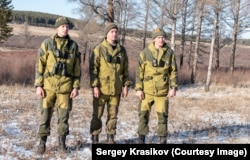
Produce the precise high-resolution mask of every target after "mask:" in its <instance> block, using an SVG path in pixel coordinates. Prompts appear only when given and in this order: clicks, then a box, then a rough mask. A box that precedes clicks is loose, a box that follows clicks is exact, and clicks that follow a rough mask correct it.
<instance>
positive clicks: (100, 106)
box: [90, 95, 120, 135]
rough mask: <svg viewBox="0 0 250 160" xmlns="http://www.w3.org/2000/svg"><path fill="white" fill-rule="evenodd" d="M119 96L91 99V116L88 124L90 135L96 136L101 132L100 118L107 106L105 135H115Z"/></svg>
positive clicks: (101, 96) (102, 96)
mask: <svg viewBox="0 0 250 160" xmlns="http://www.w3.org/2000/svg"><path fill="white" fill-rule="evenodd" d="M119 103H120V95H114V96H112V95H100V97H99V98H95V97H94V98H93V115H92V120H91V123H90V133H91V134H92V135H98V134H100V133H101V131H102V119H101V118H102V116H103V112H104V109H105V105H106V106H107V120H106V132H107V134H113V135H115V134H116V124H117V119H118V117H117V114H118V106H119Z"/></svg>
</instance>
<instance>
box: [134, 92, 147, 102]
mask: <svg viewBox="0 0 250 160" xmlns="http://www.w3.org/2000/svg"><path fill="white" fill-rule="evenodd" d="M135 95H136V96H137V97H138V98H139V99H140V100H142V99H144V98H145V96H144V92H143V91H141V90H138V91H136V94H135Z"/></svg>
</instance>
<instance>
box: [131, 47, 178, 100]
mask: <svg viewBox="0 0 250 160" xmlns="http://www.w3.org/2000/svg"><path fill="white" fill-rule="evenodd" d="M177 87H178V85H177V65H176V60H175V55H174V52H173V50H171V48H169V47H168V46H167V44H165V45H164V46H163V48H161V49H160V50H157V49H156V48H155V47H154V43H153V42H152V43H150V44H149V46H148V47H147V48H145V49H144V50H143V51H142V52H141V53H140V55H139V58H138V62H137V67H136V84H135V90H143V91H144V93H146V94H150V95H155V96H166V95H167V94H168V91H169V88H177Z"/></svg>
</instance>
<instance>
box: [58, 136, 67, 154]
mask: <svg viewBox="0 0 250 160" xmlns="http://www.w3.org/2000/svg"><path fill="white" fill-rule="evenodd" d="M58 141H59V150H60V151H61V152H64V153H67V147H66V144H65V142H66V136H59V137H58Z"/></svg>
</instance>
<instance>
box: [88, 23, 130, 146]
mask: <svg viewBox="0 0 250 160" xmlns="http://www.w3.org/2000/svg"><path fill="white" fill-rule="evenodd" d="M104 34H105V38H104V39H103V40H102V42H101V43H100V44H98V45H97V46H96V47H95V48H94V49H93V53H92V55H91V58H90V63H89V64H90V66H89V74H90V85H91V88H92V93H93V115H92V120H91V124H90V133H91V135H92V143H99V134H100V133H101V130H102V120H101V118H102V115H103V112H104V108H105V105H107V114H108V115H107V120H106V133H107V141H106V143H109V144H114V143H115V141H114V135H115V134H116V124H117V118H118V117H117V114H118V107H119V103H120V97H126V96H127V94H128V87H129V84H130V82H129V80H128V78H129V75H128V57H127V53H126V50H125V48H124V47H123V46H121V45H120V44H119V43H118V41H117V40H118V27H117V25H116V24H114V23H108V24H107V25H106V27H105V29H104Z"/></svg>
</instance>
